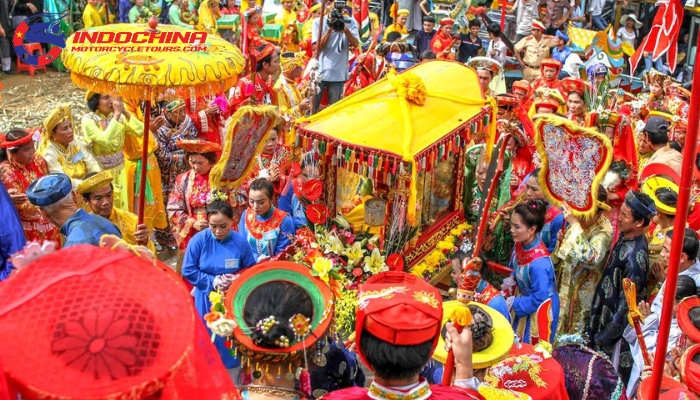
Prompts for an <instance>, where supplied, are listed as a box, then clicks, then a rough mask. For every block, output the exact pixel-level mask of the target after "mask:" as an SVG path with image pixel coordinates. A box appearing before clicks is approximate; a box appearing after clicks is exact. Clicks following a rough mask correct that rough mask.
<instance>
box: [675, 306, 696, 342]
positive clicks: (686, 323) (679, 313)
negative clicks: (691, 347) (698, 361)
mask: <svg viewBox="0 0 700 400" xmlns="http://www.w3.org/2000/svg"><path fill="white" fill-rule="evenodd" d="M695 307H700V297H695V296H693V297H688V298H686V299H683V300H682V301H681V302H680V303H678V307H677V308H676V319H677V320H678V326H680V327H681V330H682V331H683V333H684V334H686V335H687V336H688V337H689V338H690V340H692V341H693V342H695V343H700V329H698V327H697V326H695V324H693V321H691V320H690V311H691V310H692V309H694V308H695Z"/></svg>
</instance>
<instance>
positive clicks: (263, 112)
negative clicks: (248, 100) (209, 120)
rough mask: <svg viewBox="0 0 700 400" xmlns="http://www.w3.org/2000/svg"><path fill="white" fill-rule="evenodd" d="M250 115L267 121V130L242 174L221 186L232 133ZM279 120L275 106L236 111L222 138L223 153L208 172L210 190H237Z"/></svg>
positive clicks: (251, 169)
mask: <svg viewBox="0 0 700 400" xmlns="http://www.w3.org/2000/svg"><path fill="white" fill-rule="evenodd" d="M251 114H253V115H254V116H255V117H262V118H267V119H268V120H269V126H268V127H267V130H266V131H265V134H264V135H263V137H262V138H261V139H260V142H258V144H257V146H256V147H255V151H254V152H253V154H252V155H251V156H250V160H249V161H248V165H247V166H246V168H245V170H244V171H243V174H241V176H240V177H239V178H238V179H236V180H235V181H234V182H225V183H224V184H223V185H222V183H221V177H222V176H223V174H224V170H225V169H226V166H227V165H228V159H229V156H230V155H231V146H232V144H233V143H231V142H232V141H233V132H234V131H235V127H236V125H237V124H238V121H239V120H240V119H241V118H243V117H248V116H250V115H251ZM280 119H281V117H280V115H279V112H278V111H277V107H275V106H255V107H253V106H243V107H241V108H240V109H239V110H238V111H236V113H235V114H234V115H233V117H231V121H229V123H228V126H227V129H226V137H225V138H224V151H223V152H222V153H221V158H220V159H219V161H218V162H217V163H216V165H214V167H212V169H211V172H209V186H210V188H211V189H212V190H214V189H219V188H220V187H221V186H224V187H226V188H229V189H231V188H234V189H237V188H238V187H240V186H241V184H242V183H243V182H244V181H245V180H246V179H248V177H249V176H250V174H251V173H252V172H253V170H254V169H255V158H256V157H257V156H259V155H260V153H262V151H263V148H265V143H266V142H267V139H268V138H269V137H270V131H271V130H272V128H273V127H275V126H276V125H277V123H278V122H279V121H280Z"/></svg>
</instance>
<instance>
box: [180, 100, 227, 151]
mask: <svg viewBox="0 0 700 400" xmlns="http://www.w3.org/2000/svg"><path fill="white" fill-rule="evenodd" d="M192 100H193V99H189V100H188V101H187V115H189V116H190V118H191V119H192V123H193V124H194V126H195V127H196V128H197V132H198V135H197V137H198V138H200V139H204V140H208V141H210V142H214V143H218V144H221V134H220V132H221V130H222V129H223V128H224V121H225V120H226V118H228V115H224V114H216V115H207V114H206V113H205V110H206V109H207V107H209V103H208V102H207V101H205V100H204V98H203V97H197V99H196V100H195V101H192ZM193 103H194V104H193Z"/></svg>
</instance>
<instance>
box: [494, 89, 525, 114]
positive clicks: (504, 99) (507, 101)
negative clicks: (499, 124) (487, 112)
mask: <svg viewBox="0 0 700 400" xmlns="http://www.w3.org/2000/svg"><path fill="white" fill-rule="evenodd" d="M496 102H497V103H498V107H502V108H506V109H508V110H511V109H513V108H514V107H515V106H517V105H518V103H520V100H519V99H518V98H517V97H515V95H513V94H510V93H502V94H499V95H496Z"/></svg>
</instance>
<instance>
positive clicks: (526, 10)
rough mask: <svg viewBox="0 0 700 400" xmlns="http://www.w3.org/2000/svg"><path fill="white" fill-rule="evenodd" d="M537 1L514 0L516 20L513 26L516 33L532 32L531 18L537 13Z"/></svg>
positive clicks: (527, 33) (525, 33)
mask: <svg viewBox="0 0 700 400" xmlns="http://www.w3.org/2000/svg"><path fill="white" fill-rule="evenodd" d="M538 5H539V2H538V1H536V0H527V3H525V0H516V1H515V5H514V7H515V10H516V21H517V26H516V28H515V33H516V34H518V35H526V36H527V35H529V34H530V33H532V19H533V18H535V17H536V16H537V15H538V13H537V7H538Z"/></svg>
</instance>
